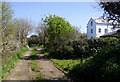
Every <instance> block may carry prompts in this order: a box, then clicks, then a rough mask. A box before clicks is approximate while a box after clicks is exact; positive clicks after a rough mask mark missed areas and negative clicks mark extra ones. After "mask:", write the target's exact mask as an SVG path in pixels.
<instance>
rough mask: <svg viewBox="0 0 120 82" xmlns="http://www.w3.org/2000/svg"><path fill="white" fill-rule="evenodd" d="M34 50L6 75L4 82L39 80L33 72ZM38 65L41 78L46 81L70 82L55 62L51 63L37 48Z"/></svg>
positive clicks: (25, 55) (27, 53)
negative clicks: (31, 55)
mask: <svg viewBox="0 0 120 82" xmlns="http://www.w3.org/2000/svg"><path fill="white" fill-rule="evenodd" d="M32 50H33V48H30V50H29V51H27V52H26V53H25V54H24V56H23V57H22V58H21V59H20V60H19V61H18V63H17V64H16V67H15V68H14V69H12V70H11V71H10V72H9V73H6V75H5V78H4V79H3V81H2V82H9V81H10V82H11V80H12V81H13V80H15V81H16V82H18V81H19V82H26V81H27V82H31V81H34V80H36V79H37V77H36V78H35V77H34V76H33V74H32V72H31V60H30V53H31V51H32ZM36 65H37V66H38V67H39V68H40V70H39V71H38V73H39V72H40V77H42V78H44V80H46V81H51V82H52V81H55V82H56V81H57V82H61V81H64V82H70V80H68V78H67V76H66V75H65V74H64V73H63V72H62V71H60V70H59V69H57V68H56V67H55V66H54V64H53V62H52V61H50V60H49V59H48V58H47V57H46V56H45V55H44V54H42V52H41V48H37V59H36Z"/></svg>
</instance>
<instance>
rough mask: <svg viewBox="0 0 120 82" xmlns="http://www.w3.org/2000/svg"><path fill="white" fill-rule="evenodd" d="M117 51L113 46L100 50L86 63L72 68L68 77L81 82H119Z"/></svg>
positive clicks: (119, 57) (119, 69)
mask: <svg viewBox="0 0 120 82" xmlns="http://www.w3.org/2000/svg"><path fill="white" fill-rule="evenodd" d="M119 49H120V47H114V46H106V47H104V48H102V49H100V51H98V52H97V53H95V54H94V56H93V58H91V59H90V60H89V61H88V62H86V63H84V64H78V65H76V66H75V67H73V69H72V70H71V71H70V72H69V75H70V76H71V77H73V79H74V80H76V79H77V80H81V81H83V82H87V81H99V80H100V81H110V80H114V81H117V80H120V79H119V77H120V61H119V59H120V55H119V54H120V51H119Z"/></svg>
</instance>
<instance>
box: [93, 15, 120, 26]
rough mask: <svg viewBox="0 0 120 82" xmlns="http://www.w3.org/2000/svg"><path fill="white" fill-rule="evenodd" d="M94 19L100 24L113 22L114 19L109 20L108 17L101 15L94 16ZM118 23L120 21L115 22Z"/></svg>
mask: <svg viewBox="0 0 120 82" xmlns="http://www.w3.org/2000/svg"><path fill="white" fill-rule="evenodd" d="M92 19H93V20H94V21H95V22H96V23H100V24H112V22H113V21H112V20H110V21H109V22H108V19H107V18H103V17H100V18H94V17H92ZM115 23H117V24H118V22H115Z"/></svg>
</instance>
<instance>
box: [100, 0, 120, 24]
mask: <svg viewBox="0 0 120 82" xmlns="http://www.w3.org/2000/svg"><path fill="white" fill-rule="evenodd" d="M101 1H102V2H99V5H100V6H101V8H103V9H104V14H105V16H106V17H107V18H108V20H113V22H114V24H115V21H117V22H118V23H120V1H119V0H114V1H112V0H111V1H109V2H108V1H105V0H101Z"/></svg>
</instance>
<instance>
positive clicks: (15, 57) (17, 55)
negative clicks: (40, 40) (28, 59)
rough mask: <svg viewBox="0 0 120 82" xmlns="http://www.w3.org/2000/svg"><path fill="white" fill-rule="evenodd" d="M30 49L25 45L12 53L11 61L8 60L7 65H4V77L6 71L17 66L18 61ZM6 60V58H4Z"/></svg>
mask: <svg viewBox="0 0 120 82" xmlns="http://www.w3.org/2000/svg"><path fill="white" fill-rule="evenodd" d="M27 50H28V47H27V46H24V47H23V48H22V49H20V50H19V51H18V52H17V53H14V54H12V55H11V58H10V60H9V61H7V64H6V65H2V76H1V77H2V78H4V75H5V73H7V72H10V70H11V69H12V68H14V67H15V66H16V63H17V61H18V60H19V59H20V58H21V57H22V56H23V54H24V53H25V52H26V51H27ZM3 60H4V59H3Z"/></svg>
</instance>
